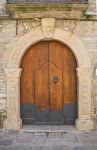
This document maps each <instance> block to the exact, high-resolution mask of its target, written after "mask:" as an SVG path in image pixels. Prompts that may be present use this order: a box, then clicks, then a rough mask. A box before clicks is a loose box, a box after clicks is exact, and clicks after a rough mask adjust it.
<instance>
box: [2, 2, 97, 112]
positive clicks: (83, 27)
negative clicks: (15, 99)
mask: <svg viewBox="0 0 97 150" xmlns="http://www.w3.org/2000/svg"><path fill="white" fill-rule="evenodd" d="M95 8H96V7H95V0H92V2H91V1H90V6H89V9H88V12H89V13H90V11H91V12H93V13H94V12H96V11H95ZM1 14H2V13H1ZM40 26H41V19H39V18H34V19H29V20H27V19H26V20H15V19H12V18H11V19H10V18H7V19H4V18H2V19H1V20H0V110H2V109H4V110H6V95H7V92H6V77H5V72H4V68H6V65H7V62H8V58H9V55H10V53H11V51H12V49H13V47H14V45H15V43H16V41H17V40H18V39H19V37H21V36H23V35H24V34H25V33H27V32H29V31H31V30H34V29H36V28H38V27H40ZM56 27H57V28H59V29H62V30H66V31H70V32H71V33H75V35H76V36H78V37H79V38H80V39H81V41H82V42H83V43H84V45H85V47H86V49H87V51H88V54H89V57H90V59H91V64H92V67H93V69H94V68H95V67H96V66H95V65H97V61H96V58H97V20H93V19H92V20H89V19H87V20H86V19H85V20H68V19H67V20H64V19H61V20H60V19H57V20H56ZM32 36H33V35H32ZM92 77H93V78H92V79H93V85H92V86H93V88H92V99H93V103H95V104H96V102H95V99H96V98H95V97H96V96H95V95H96V94H95V93H96V92H95V91H96V89H94V87H96V88H97V86H95V85H94V84H95V83H96V82H95V72H94V70H93V75H92ZM93 109H96V106H94V107H93ZM93 112H94V110H93Z"/></svg>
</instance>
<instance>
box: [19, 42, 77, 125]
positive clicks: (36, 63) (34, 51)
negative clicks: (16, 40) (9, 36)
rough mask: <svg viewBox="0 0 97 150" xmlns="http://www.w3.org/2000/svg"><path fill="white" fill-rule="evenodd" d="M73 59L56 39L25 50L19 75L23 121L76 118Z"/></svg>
mask: <svg viewBox="0 0 97 150" xmlns="http://www.w3.org/2000/svg"><path fill="white" fill-rule="evenodd" d="M76 67H77V62H76V59H75V57H74V55H73V53H72V52H71V50H70V49H69V48H68V47H67V46H65V45H63V44H62V43H60V42H57V41H48V42H47V41H41V42H39V43H37V44H35V45H33V46H31V47H30V48H29V49H28V50H27V52H26V53H25V55H24V57H23V59H22V62H21V68H22V75H21V86H20V87H21V88H20V95H21V117H22V120H23V123H24V124H74V123H75V119H76V117H77V77H76Z"/></svg>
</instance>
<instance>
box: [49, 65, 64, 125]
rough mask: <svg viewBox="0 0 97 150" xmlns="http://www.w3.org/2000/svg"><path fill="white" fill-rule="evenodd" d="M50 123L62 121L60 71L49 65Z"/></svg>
mask: <svg viewBox="0 0 97 150" xmlns="http://www.w3.org/2000/svg"><path fill="white" fill-rule="evenodd" d="M49 79H50V121H52V122H54V121H57V123H58V122H59V121H62V107H63V102H62V99H63V98H62V70H61V69H60V68H58V67H57V66H56V65H54V64H53V63H49Z"/></svg>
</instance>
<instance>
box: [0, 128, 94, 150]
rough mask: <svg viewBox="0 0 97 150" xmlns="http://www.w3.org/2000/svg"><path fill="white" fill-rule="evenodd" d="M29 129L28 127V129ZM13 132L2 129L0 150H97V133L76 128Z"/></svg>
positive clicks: (0, 130)
mask: <svg viewBox="0 0 97 150" xmlns="http://www.w3.org/2000/svg"><path fill="white" fill-rule="evenodd" d="M27 128H28V127H27ZM39 128H40V129H38V127H37V130H36V129H35V127H34V128H33V129H32V131H31V130H30V128H28V131H27V129H24V130H20V131H13V130H5V129H0V150H97V131H91V132H81V131H77V130H75V129H74V128H67V129H65V130H64V129H62V128H61V130H58V129H57V127H56V128H55V129H54V130H53V129H52V130H51V129H50V128H49V129H48V130H45V131H44V130H42V127H39Z"/></svg>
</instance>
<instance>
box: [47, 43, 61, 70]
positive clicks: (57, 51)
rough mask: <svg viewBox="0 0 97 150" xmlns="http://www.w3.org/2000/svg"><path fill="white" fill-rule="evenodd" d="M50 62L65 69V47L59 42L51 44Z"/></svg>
mask: <svg viewBox="0 0 97 150" xmlns="http://www.w3.org/2000/svg"><path fill="white" fill-rule="evenodd" d="M49 61H50V62H52V63H54V64H55V65H56V66H57V67H59V68H61V69H62V68H63V45H62V44H61V43H59V42H57V41H52V42H49Z"/></svg>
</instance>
